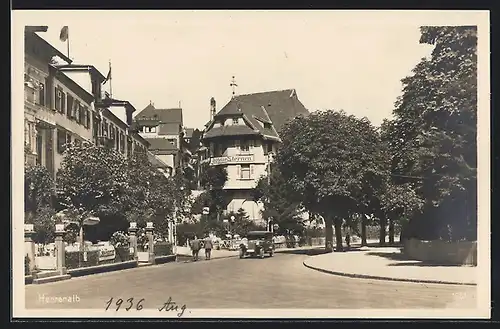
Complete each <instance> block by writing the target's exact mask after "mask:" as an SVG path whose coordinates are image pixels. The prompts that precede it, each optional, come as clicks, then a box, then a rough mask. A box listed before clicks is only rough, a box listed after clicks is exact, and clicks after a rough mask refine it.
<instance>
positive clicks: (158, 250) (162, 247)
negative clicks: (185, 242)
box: [154, 242, 173, 256]
mask: <svg viewBox="0 0 500 329" xmlns="http://www.w3.org/2000/svg"><path fill="white" fill-rule="evenodd" d="M154 253H155V256H169V255H172V253H173V248H172V243H170V242H161V243H157V244H155V250H154Z"/></svg>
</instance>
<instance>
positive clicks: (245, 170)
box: [240, 165, 250, 179]
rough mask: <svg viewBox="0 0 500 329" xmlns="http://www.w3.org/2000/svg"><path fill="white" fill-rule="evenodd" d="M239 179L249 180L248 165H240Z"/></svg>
mask: <svg viewBox="0 0 500 329" xmlns="http://www.w3.org/2000/svg"><path fill="white" fill-rule="evenodd" d="M240 179H250V165H241V168H240Z"/></svg>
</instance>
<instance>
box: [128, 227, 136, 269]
mask: <svg viewBox="0 0 500 329" xmlns="http://www.w3.org/2000/svg"><path fill="white" fill-rule="evenodd" d="M128 233H129V242H130V249H129V250H130V251H129V252H130V254H132V255H134V259H135V260H137V223H136V222H132V223H130V227H129V228H128Z"/></svg>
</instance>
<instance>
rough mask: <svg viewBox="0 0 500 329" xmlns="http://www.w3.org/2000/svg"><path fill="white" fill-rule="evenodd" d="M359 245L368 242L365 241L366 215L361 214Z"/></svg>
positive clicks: (364, 244)
mask: <svg viewBox="0 0 500 329" xmlns="http://www.w3.org/2000/svg"><path fill="white" fill-rule="evenodd" d="M361 216H362V217H361V246H362V247H364V246H367V245H368V243H367V241H366V216H365V215H364V214H363V215H361Z"/></svg>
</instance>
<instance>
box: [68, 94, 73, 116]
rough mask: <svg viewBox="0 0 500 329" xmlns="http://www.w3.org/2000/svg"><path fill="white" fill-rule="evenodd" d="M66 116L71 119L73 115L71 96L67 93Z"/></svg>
mask: <svg viewBox="0 0 500 329" xmlns="http://www.w3.org/2000/svg"><path fill="white" fill-rule="evenodd" d="M66 116H67V117H68V118H70V119H71V117H72V116H73V96H71V95H68V104H66Z"/></svg>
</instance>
